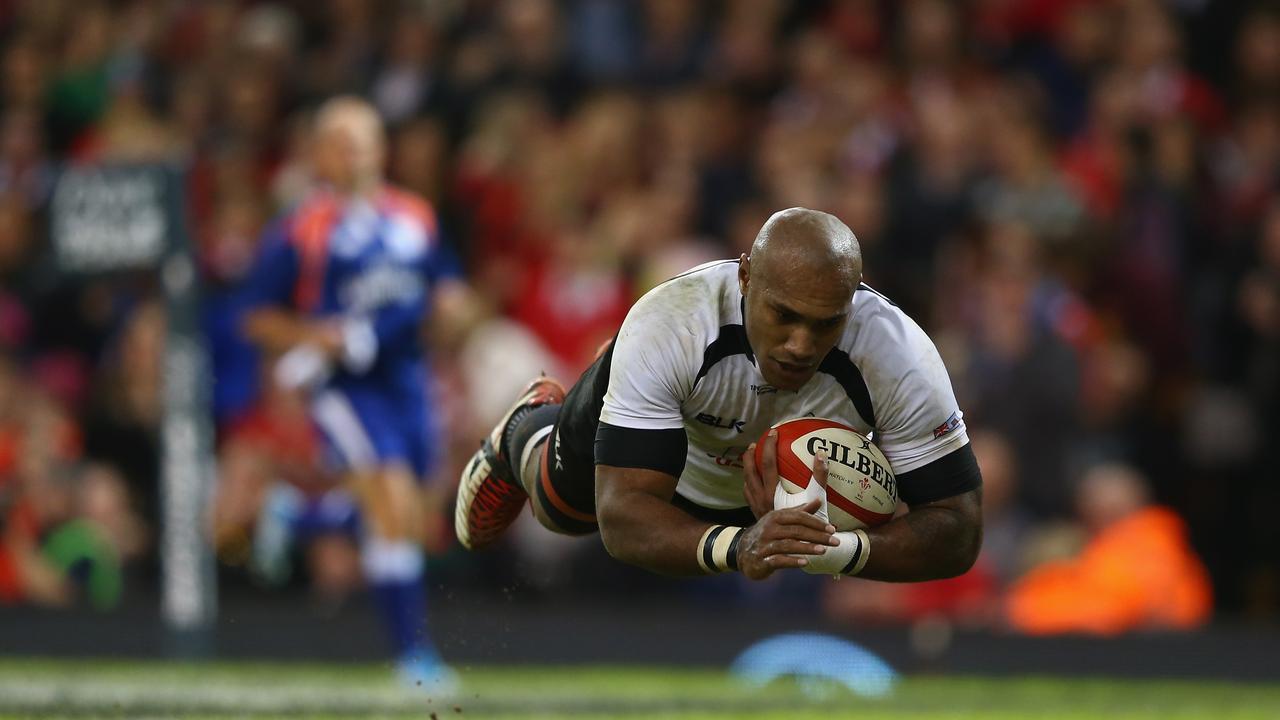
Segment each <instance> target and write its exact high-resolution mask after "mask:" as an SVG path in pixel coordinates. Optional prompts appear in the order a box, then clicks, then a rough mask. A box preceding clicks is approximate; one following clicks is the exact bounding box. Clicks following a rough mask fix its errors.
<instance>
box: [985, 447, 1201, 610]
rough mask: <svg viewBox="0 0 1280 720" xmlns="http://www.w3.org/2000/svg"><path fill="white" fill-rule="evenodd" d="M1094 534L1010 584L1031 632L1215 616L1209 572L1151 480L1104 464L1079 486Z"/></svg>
mask: <svg viewBox="0 0 1280 720" xmlns="http://www.w3.org/2000/svg"><path fill="white" fill-rule="evenodd" d="M1076 499H1077V508H1078V511H1079V513H1080V520H1081V522H1082V523H1083V525H1084V527H1085V528H1086V530H1087V531H1088V533H1089V541H1088V544H1087V545H1086V546H1085V547H1084V550H1083V551H1082V552H1081V553H1080V555H1079V556H1077V557H1075V558H1072V559H1070V560H1065V561H1057V562H1049V563H1045V564H1044V565H1041V566H1039V567H1037V568H1035V569H1033V570H1031V571H1030V572H1029V573H1028V574H1027V575H1026V576H1024V577H1023V578H1022V579H1020V580H1019V581H1017V582H1016V583H1015V584H1014V585H1013V587H1012V588H1011V589H1010V593H1009V601H1008V618H1009V622H1010V624H1011V625H1012V626H1013V628H1014V629H1015V630H1018V631H1020V632H1026V633H1031V634H1037V635H1042V634H1054V633H1073V632H1074V633H1096V634H1105V635H1112V634H1116V633H1121V632H1125V631H1129V630H1139V629H1188V628H1193V627H1197V626H1199V625H1201V624H1203V623H1204V622H1205V621H1207V620H1208V619H1209V614H1210V612H1211V611H1212V609H1213V600H1212V595H1211V591H1210V586H1209V576H1208V573H1207V572H1206V571H1205V568H1204V566H1203V565H1202V564H1201V562H1200V560H1199V558H1198V557H1196V554H1195V552H1194V551H1193V550H1192V549H1191V547H1190V546H1189V545H1188V543H1187V537H1186V535H1187V530H1186V525H1185V523H1184V522H1183V521H1182V519H1181V518H1179V517H1178V516H1177V514H1176V513H1174V512H1173V511H1172V510H1170V509H1169V508H1167V507H1161V506H1156V505H1151V504H1150V502H1149V500H1148V490H1147V486H1146V480H1145V479H1144V478H1143V477H1142V476H1141V475H1140V474H1139V473H1138V472H1137V471H1136V470H1134V469H1133V468H1131V467H1127V466H1124V465H1099V466H1096V467H1094V468H1092V469H1091V470H1089V472H1088V473H1086V474H1085V476H1084V478H1083V479H1082V480H1081V482H1080V486H1079V489H1078V490H1077V493H1076Z"/></svg>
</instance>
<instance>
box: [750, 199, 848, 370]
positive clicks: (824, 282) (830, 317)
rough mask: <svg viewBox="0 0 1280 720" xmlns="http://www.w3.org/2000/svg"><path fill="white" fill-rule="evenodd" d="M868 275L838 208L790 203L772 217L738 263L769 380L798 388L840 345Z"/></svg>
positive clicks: (755, 344) (755, 348)
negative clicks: (821, 208) (832, 211)
mask: <svg viewBox="0 0 1280 720" xmlns="http://www.w3.org/2000/svg"><path fill="white" fill-rule="evenodd" d="M861 280H862V250H861V248H859V247H858V239H857V238H855V237H854V236H853V231H851V230H850V229H849V227H848V226H847V225H845V224H844V223H842V222H840V220H839V219H838V218H836V217H835V216H834V215H829V214H827V213H824V212H817V211H815V210H808V209H805V208H790V209H788V210H783V211H781V212H778V213H774V215H773V216H772V217H770V218H769V219H768V221H766V222H765V224H764V227H762V228H760V233H759V234H758V235H756V241H755V243H753V244H752V246H751V255H750V257H747V256H743V258H742V260H741V263H740V264H739V267H738V285H739V287H740V288H741V289H742V295H743V300H744V318H743V324H744V325H745V326H746V331H747V342H748V343H750V345H751V351H752V353H753V354H754V356H755V358H756V360H757V362H758V364H759V368H760V372H761V374H762V375H764V378H765V380H767V381H768V382H769V383H770V384H772V385H774V386H775V387H777V388H780V389H782V390H792V391H796V390H799V388H800V387H802V386H803V385H804V384H805V383H807V382H808V381H809V379H810V378H812V377H813V374H814V373H815V372H816V371H817V369H818V364H819V363H820V362H821V361H822V359H823V358H824V357H826V355H827V353H828V352H830V351H831V349H832V348H833V347H835V344H836V341H837V340H839V339H840V335H841V333H843V332H844V328H845V326H846V325H847V324H848V320H849V314H850V312H851V309H852V304H851V300H852V298H853V294H854V292H855V291H856V290H857V289H858V283H859V282H860V281H861Z"/></svg>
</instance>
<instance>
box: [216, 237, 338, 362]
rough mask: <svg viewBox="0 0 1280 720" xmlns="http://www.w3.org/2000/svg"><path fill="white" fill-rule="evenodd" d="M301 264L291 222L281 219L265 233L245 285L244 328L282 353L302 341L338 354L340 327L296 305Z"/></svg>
mask: <svg viewBox="0 0 1280 720" xmlns="http://www.w3.org/2000/svg"><path fill="white" fill-rule="evenodd" d="M299 267H300V260H299V256H298V249H297V246H296V245H294V244H293V243H292V242H290V241H289V237H288V223H287V222H284V221H281V222H277V223H276V224H274V225H273V226H272V227H271V228H269V229H268V230H267V231H266V233H265V234H264V236H263V239H262V250H261V252H260V253H259V255H258V258H257V259H256V260H255V262H254V266H253V268H252V270H251V271H250V272H249V276H248V278H247V279H246V281H245V283H244V285H243V286H242V287H241V293H242V300H243V305H244V307H245V308H246V310H245V313H244V316H243V318H242V320H241V331H242V332H243V333H244V335H245V337H246V338H247V339H248V340H249V341H250V342H252V343H254V344H255V345H257V346H258V347H260V348H262V349H263V350H266V351H267V352H268V353H271V354H282V353H284V352H286V351H288V350H290V349H292V348H295V347H298V346H301V345H309V346H312V347H314V348H316V349H317V350H320V351H322V352H324V353H326V354H331V355H332V354H335V353H336V352H337V351H338V350H339V349H340V348H341V346H342V340H343V338H342V333H341V332H340V330H339V328H338V327H336V326H331V325H326V324H322V323H317V322H315V321H314V320H310V319H308V318H306V317H304V316H303V315H301V314H300V313H298V312H297V310H296V308H294V307H293V293H294V288H295V286H296V285H297V282H298V274H299Z"/></svg>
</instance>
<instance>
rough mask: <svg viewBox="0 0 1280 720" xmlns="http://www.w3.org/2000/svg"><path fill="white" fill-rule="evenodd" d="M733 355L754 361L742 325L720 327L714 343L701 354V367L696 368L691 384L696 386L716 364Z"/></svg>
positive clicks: (745, 330) (745, 331)
mask: <svg viewBox="0 0 1280 720" xmlns="http://www.w3.org/2000/svg"><path fill="white" fill-rule="evenodd" d="M734 355H746V356H747V359H748V360H754V359H755V356H753V355H752V354H751V343H749V342H747V329H746V328H745V327H743V326H742V325H721V326H720V334H719V335H717V336H716V339H715V342H713V343H711V344H710V345H708V346H707V349H706V350H705V351H703V353H702V367H700V368H698V376H697V377H695V378H694V379H693V384H694V385H697V384H698V381H699V380H701V379H702V376H703V375H706V374H707V373H708V372H710V371H711V368H712V367H714V366H715V364H716V363H718V362H720V361H721V360H724V359H725V358H727V357H732V356H734Z"/></svg>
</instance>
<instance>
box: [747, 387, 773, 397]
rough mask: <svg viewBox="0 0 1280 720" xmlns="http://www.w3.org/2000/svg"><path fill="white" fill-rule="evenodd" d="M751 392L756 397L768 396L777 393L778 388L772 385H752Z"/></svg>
mask: <svg viewBox="0 0 1280 720" xmlns="http://www.w3.org/2000/svg"><path fill="white" fill-rule="evenodd" d="M751 391H752V392H754V393H755V394H756V395H757V396H758V395H768V394H769V393H776V392H778V388H776V387H774V386H772V385H752V386H751Z"/></svg>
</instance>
